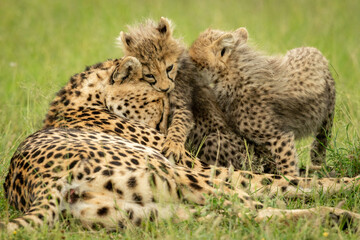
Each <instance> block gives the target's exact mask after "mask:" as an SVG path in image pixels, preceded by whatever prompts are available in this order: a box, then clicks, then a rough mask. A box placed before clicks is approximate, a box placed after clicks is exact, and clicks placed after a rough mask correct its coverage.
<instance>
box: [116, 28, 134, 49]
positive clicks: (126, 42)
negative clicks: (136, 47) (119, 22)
mask: <svg viewBox="0 0 360 240" xmlns="http://www.w3.org/2000/svg"><path fill="white" fill-rule="evenodd" d="M118 41H119V43H120V45H122V46H123V47H124V48H130V47H131V46H132V44H133V43H134V40H133V39H132V37H131V36H130V35H129V34H126V33H124V32H122V31H121V32H120V36H119V37H118ZM121 43H122V44H121Z"/></svg>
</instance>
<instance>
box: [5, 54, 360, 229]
mask: <svg viewBox="0 0 360 240" xmlns="http://www.w3.org/2000/svg"><path fill="white" fill-rule="evenodd" d="M136 62H137V61H136V60H134V59H133V58H125V59H117V60H114V61H107V62H105V63H102V64H98V65H96V66H94V67H92V68H90V69H89V70H88V71H85V72H82V73H80V74H77V75H75V76H73V77H72V78H71V79H70V81H69V82H68V83H67V84H66V86H65V87H64V88H63V89H62V90H61V91H60V92H59V93H58V95H57V96H56V97H55V100H54V101H53V103H52V104H51V107H50V110H49V112H48V115H47V117H46V120H45V127H44V128H43V129H42V130H40V131H38V132H36V133H34V134H32V135H30V136H29V137H28V138H27V139H26V140H25V141H24V142H23V143H22V144H20V146H19V147H18V149H17V151H16V152H15V153H14V156H13V157H12V159H11V163H10V169H9V173H8V175H7V177H6V180H5V183H4V189H5V196H6V198H7V200H8V202H9V203H10V204H11V205H12V206H14V207H15V208H17V209H19V210H21V211H23V212H24V215H23V216H21V217H18V218H15V219H11V220H9V222H7V223H4V222H1V223H0V227H1V228H5V229H6V230H7V231H9V232H12V231H14V230H16V229H18V228H20V227H25V228H33V227H37V226H41V225H43V224H47V225H49V226H53V225H54V223H55V222H56V221H58V219H59V215H60V213H61V212H62V211H63V210H68V211H69V212H70V213H71V214H72V215H73V216H74V217H75V218H76V219H79V220H80V222H81V223H82V224H83V225H84V226H86V227H93V226H99V225H100V226H103V227H104V228H106V229H109V230H111V229H115V230H116V229H121V228H124V227H127V226H133V225H139V224H140V223H141V222H142V221H143V220H145V219H149V220H154V219H164V218H169V217H171V216H180V217H181V216H183V217H184V218H186V214H184V213H186V211H185V210H184V209H183V207H182V206H183V205H181V204H180V203H186V202H193V203H196V204H204V203H205V195H213V196H215V197H225V198H226V197H229V196H233V195H236V197H237V199H238V200H239V202H241V204H240V206H238V207H239V208H240V209H243V210H244V209H247V210H248V211H250V212H255V213H256V218H255V220H257V221H262V220H264V219H267V217H268V216H275V215H276V216H278V217H279V218H285V219H293V218H295V219H296V218H298V217H301V216H304V217H315V218H317V217H319V216H321V217H326V216H329V215H331V216H336V217H338V218H340V217H341V216H345V217H347V218H350V219H351V220H352V219H360V215H359V214H356V213H353V212H350V211H346V210H341V209H338V208H330V207H318V208H313V209H294V210H282V209H274V208H264V205H263V204H262V203H260V202H258V201H256V200H254V198H253V196H259V197H261V196H275V195H277V194H284V195H286V196H289V197H297V196H304V195H306V194H307V193H314V194H316V193H318V191H315V192H314V191H313V189H314V188H313V187H314V186H315V187H317V188H321V189H323V190H324V191H327V192H328V193H330V194H331V193H335V192H337V191H340V190H342V189H344V188H347V187H352V186H353V185H354V184H356V185H357V184H358V180H357V178H342V179H331V178H324V179H318V180H316V179H313V180H312V179H308V178H298V177H291V176H279V175H274V174H261V175H259V174H254V173H251V172H247V171H239V170H235V171H234V170H232V169H231V168H230V169H226V168H221V167H210V166H208V165H206V164H204V163H201V162H200V161H199V160H198V159H192V158H190V157H189V155H188V154H185V155H184V156H183V159H182V162H183V163H184V165H178V166H177V165H173V164H172V163H170V162H169V161H168V159H166V158H165V157H164V156H163V155H161V154H160V152H159V151H160V150H161V146H162V144H163V143H164V140H165V138H164V135H163V134H161V133H159V132H158V131H156V130H155V129H153V128H151V127H149V126H147V125H146V124H141V123H140V122H137V121H130V120H128V119H125V118H123V117H122V116H118V115H116V114H115V113H114V112H112V111H110V109H108V104H109V102H108V100H107V99H108V98H106V96H107V92H106V91H105V89H108V88H107V87H109V88H112V87H113V88H121V84H116V83H118V82H121V81H129V82H131V81H132V80H133V78H135V80H136V79H137V78H138V76H139V74H137V73H136V70H137V69H139V68H137V67H136V65H137V63H136ZM134 82H137V81H134ZM111 99H112V98H110V100H111ZM160 106H162V105H161V104H160ZM162 111H164V110H162ZM157 124H158V123H157ZM157 124H156V125H157ZM249 193H252V195H253V196H251V195H249ZM234 207H236V206H234ZM242 212H244V211H239V217H242V216H243V215H242V214H241V213H242Z"/></svg>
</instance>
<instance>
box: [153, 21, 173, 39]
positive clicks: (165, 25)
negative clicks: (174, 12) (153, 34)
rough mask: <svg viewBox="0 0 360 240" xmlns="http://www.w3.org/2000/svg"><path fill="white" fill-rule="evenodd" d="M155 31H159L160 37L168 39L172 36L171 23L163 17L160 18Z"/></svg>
mask: <svg viewBox="0 0 360 240" xmlns="http://www.w3.org/2000/svg"><path fill="white" fill-rule="evenodd" d="M156 29H157V30H158V31H159V33H160V35H162V36H164V37H166V38H168V37H170V36H171V34H172V26H171V21H170V20H169V19H167V18H165V17H161V18H160V21H159V23H158V26H157V28H156Z"/></svg>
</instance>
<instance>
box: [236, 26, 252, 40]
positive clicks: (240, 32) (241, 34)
mask: <svg viewBox="0 0 360 240" xmlns="http://www.w3.org/2000/svg"><path fill="white" fill-rule="evenodd" d="M234 35H235V38H236V40H237V41H238V43H246V42H247V40H248V38H249V33H248V31H247V30H246V28H244V27H241V28H238V29H236V30H235V32H234Z"/></svg>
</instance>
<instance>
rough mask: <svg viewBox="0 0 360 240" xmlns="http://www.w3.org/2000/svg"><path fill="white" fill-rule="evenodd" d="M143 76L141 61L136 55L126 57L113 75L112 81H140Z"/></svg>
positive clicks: (120, 82)
mask: <svg viewBox="0 0 360 240" xmlns="http://www.w3.org/2000/svg"><path fill="white" fill-rule="evenodd" d="M141 76H142V69H141V63H140V62H139V60H138V59H137V58H135V57H130V56H129V57H125V58H124V59H123V60H122V62H121V64H120V66H118V67H117V68H116V69H115V70H114V72H113V74H112V75H111V79H110V83H112V84H114V83H119V84H122V83H125V82H130V81H138V80H140V78H141Z"/></svg>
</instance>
